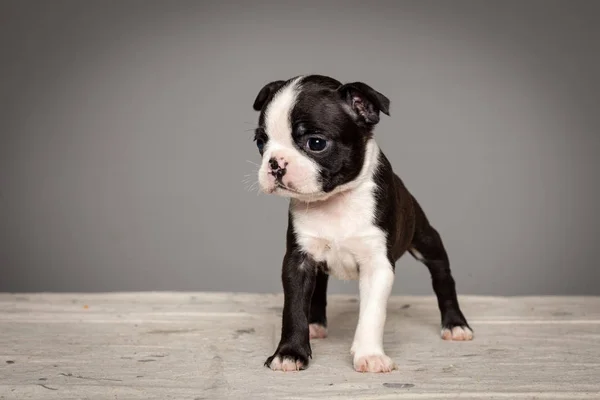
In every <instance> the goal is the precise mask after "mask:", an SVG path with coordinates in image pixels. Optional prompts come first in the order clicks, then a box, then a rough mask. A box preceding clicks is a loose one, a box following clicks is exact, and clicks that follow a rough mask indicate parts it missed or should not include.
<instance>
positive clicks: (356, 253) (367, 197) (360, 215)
mask: <svg viewBox="0 0 600 400" xmlns="http://www.w3.org/2000/svg"><path fill="white" fill-rule="evenodd" d="M371 150H372V152H375V150H376V149H371ZM372 152H371V154H369V156H371V159H369V158H368V159H367V162H366V166H365V167H366V168H365V170H364V171H363V172H364V173H363V174H361V176H360V177H359V179H358V180H357V182H356V184H355V186H354V187H352V188H351V189H349V190H346V191H343V192H341V193H338V194H336V195H335V196H333V197H331V198H329V199H327V200H324V201H321V202H313V203H302V202H292V205H291V206H292V208H291V210H292V216H293V222H294V230H295V233H296V239H297V241H298V244H299V246H300V247H301V249H302V250H303V251H305V252H306V253H308V254H309V255H310V256H311V257H313V258H314V259H315V260H316V261H319V262H322V261H325V262H326V263H327V267H328V270H329V273H330V274H331V275H333V276H335V277H337V278H339V279H345V280H347V279H358V277H359V266H360V268H361V269H363V268H370V265H371V264H372V260H373V259H374V258H375V257H379V256H381V255H382V254H383V255H385V252H386V245H385V233H384V232H383V231H382V230H381V229H380V228H379V227H378V226H377V225H375V207H376V202H375V196H376V193H375V190H376V185H375V183H374V182H373V179H372V172H373V169H374V168H373V167H374V165H370V164H372V163H374V162H376V159H373V157H372V156H373V155H372ZM375 155H376V154H375Z"/></svg>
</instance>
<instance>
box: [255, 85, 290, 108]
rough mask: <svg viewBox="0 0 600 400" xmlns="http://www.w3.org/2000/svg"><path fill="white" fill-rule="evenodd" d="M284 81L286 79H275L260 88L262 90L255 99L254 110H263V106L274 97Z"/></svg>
mask: <svg viewBox="0 0 600 400" xmlns="http://www.w3.org/2000/svg"><path fill="white" fill-rule="evenodd" d="M284 83H285V81H273V82H271V83H267V84H266V85H265V86H264V87H263V88H262V89H260V92H258V95H257V96H256V99H254V104H253V105H252V108H254V111H260V110H262V108H263V106H264V105H265V104H266V103H267V102H268V101H269V100H270V99H271V97H273V94H275V92H276V91H278V90H279V89H280V88H281V87H282V86H283V84H284Z"/></svg>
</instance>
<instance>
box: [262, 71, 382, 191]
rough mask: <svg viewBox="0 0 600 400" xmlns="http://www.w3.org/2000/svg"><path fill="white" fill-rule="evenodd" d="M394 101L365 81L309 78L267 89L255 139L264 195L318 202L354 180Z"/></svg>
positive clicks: (292, 80)
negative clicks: (374, 132) (379, 124)
mask: <svg viewBox="0 0 600 400" xmlns="http://www.w3.org/2000/svg"><path fill="white" fill-rule="evenodd" d="M389 104H390V102H389V100H388V99H387V98H386V97H385V96H384V95H382V94H381V93H379V92H377V91H376V90H374V89H373V88H371V87H369V86H368V85H366V84H364V83H362V82H354V83H349V84H342V83H340V82H338V81H337V80H335V79H332V78H329V77H325V76H320V75H310V76H301V77H296V78H292V79H289V80H287V81H274V82H271V83H269V84H267V85H265V86H264V87H263V88H262V89H261V90H260V92H259V93H258V95H257V96H256V99H255V100H254V105H253V108H254V110H256V111H260V116H259V119H258V127H257V128H256V130H255V136H254V140H255V141H256V145H257V147H258V151H259V153H260V155H261V156H262V162H261V166H260V169H259V171H258V182H259V184H260V188H261V190H262V191H263V192H265V193H274V194H277V195H280V196H285V197H292V198H296V199H299V200H302V201H316V200H321V199H324V198H327V197H329V196H330V195H331V194H333V193H336V192H337V191H340V190H342V189H343V188H344V187H345V185H346V184H348V183H350V182H352V181H353V180H355V179H356V178H357V177H358V176H359V174H360V172H361V170H362V169H363V165H364V163H365V157H366V153H367V144H368V142H369V140H370V139H371V137H372V133H373V128H374V126H375V125H376V124H377V123H378V122H379V117H380V112H381V113H384V114H386V115H389Z"/></svg>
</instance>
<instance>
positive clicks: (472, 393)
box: [0, 293, 600, 400]
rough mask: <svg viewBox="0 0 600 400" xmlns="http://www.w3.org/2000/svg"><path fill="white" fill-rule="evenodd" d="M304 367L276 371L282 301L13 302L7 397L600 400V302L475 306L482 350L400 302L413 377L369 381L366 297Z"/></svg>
mask: <svg viewBox="0 0 600 400" xmlns="http://www.w3.org/2000/svg"><path fill="white" fill-rule="evenodd" d="M329 301H330V306H329V323H330V328H329V337H328V338H327V339H322V340H318V341H313V344H312V346H313V359H312V362H311V364H310V367H309V369H307V370H305V371H301V372H288V373H284V372H273V371H271V370H269V369H267V368H265V367H263V362H264V361H265V359H266V357H267V356H268V355H270V354H271V353H272V351H273V350H274V348H275V346H276V344H277V341H278V339H279V329H280V326H281V325H280V315H281V307H282V304H283V298H282V296H281V295H246V294H223V293H118V294H93V295H92V294H85V295H84V294H33V295H31V294H27V295H24V294H16V295H12V294H0V399H40V400H41V399H44V400H47V399H48V400H49V399H61V400H66V399H188V400H200V399H207V400H208V399H211V400H212V399H225V398H227V399H302V400H306V399H330V398H339V399H455V398H456V399H459V398H460V399H462V398H464V399H475V398H481V399H600V298H599V297H587V298H584V297H567V298H565V297H562V298H559V297H546V298H539V297H531V298H497V297H495V298H491V297H462V298H461V302H462V307H463V311H464V312H465V314H466V316H467V318H468V319H469V321H470V323H471V325H472V327H473V328H474V331H475V339H474V340H473V341H472V342H446V341H443V340H441V338H440V337H439V331H440V330H439V327H438V320H439V314H438V310H437V305H436V302H435V300H434V298H433V297H395V298H393V299H392V300H391V301H390V305H389V312H388V320H387V324H386V333H385V346H386V349H387V353H388V355H389V356H390V357H392V358H393V359H394V361H395V362H396V364H397V365H398V366H399V369H398V370H397V371H395V372H393V373H389V374H361V373H357V372H354V370H353V369H352V363H351V357H350V354H349V348H350V344H351V341H352V335H353V333H354V328H355V326H356V321H357V316H358V315H357V310H358V302H357V299H356V298H355V297H350V296H330V300H329Z"/></svg>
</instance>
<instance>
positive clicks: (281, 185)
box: [275, 179, 302, 194]
mask: <svg viewBox="0 0 600 400" xmlns="http://www.w3.org/2000/svg"><path fill="white" fill-rule="evenodd" d="M275 188H276V189H283V190H287V191H288V192H292V193H296V194H302V193H300V192H298V191H297V190H295V189H293V188H291V187H289V186H286V185H284V184H283V182H281V181H280V180H279V179H278V180H276V181H275Z"/></svg>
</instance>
